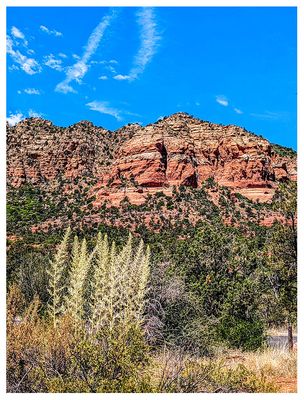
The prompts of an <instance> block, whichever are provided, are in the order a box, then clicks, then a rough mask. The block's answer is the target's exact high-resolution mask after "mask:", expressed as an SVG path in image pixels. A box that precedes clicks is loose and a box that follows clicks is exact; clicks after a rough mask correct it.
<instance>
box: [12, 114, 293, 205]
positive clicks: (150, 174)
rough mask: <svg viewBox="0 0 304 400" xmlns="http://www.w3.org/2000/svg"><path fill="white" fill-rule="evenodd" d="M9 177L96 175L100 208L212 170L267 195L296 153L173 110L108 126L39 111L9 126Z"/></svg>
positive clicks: (224, 181)
mask: <svg viewBox="0 0 304 400" xmlns="http://www.w3.org/2000/svg"><path fill="white" fill-rule="evenodd" d="M7 163H8V167H7V173H8V178H7V180H8V183H9V184H10V185H11V186H13V187H19V186H21V185H22V184H24V183H26V182H30V183H33V184H40V183H46V182H52V181H55V180H58V179H60V178H64V179H75V178H80V179H81V178H84V177H94V178H95V180H96V182H97V184H96V185H95V186H94V187H93V188H91V190H90V192H89V195H90V196H93V197H94V198H95V200H94V203H93V204H94V206H95V207H97V208H98V206H101V205H102V204H103V203H104V202H105V201H107V202H108V203H109V204H112V205H116V206H118V205H119V203H120V201H121V200H122V199H124V198H125V197H126V196H127V197H128V198H129V201H130V202H131V203H133V204H142V203H144V202H145V199H146V197H147V195H148V194H153V193H155V192H157V191H163V192H164V193H165V194H167V195H170V194H171V193H172V190H173V188H174V186H177V187H178V186H191V187H193V188H198V187H200V186H201V185H202V183H203V182H204V181H205V180H206V179H208V178H213V179H214V180H215V182H217V183H218V184H220V185H222V186H226V187H229V188H230V189H231V190H232V191H233V192H237V193H240V194H242V195H244V196H246V197H248V198H249V199H251V200H254V201H256V200H259V201H260V202H267V201H270V200H271V198H272V196H273V194H274V191H275V189H276V187H277V185H278V183H279V182H280V181H285V180H296V179H297V172H296V155H295V154H294V155H290V153H289V152H286V154H285V153H284V152H283V153H282V152H281V154H279V152H277V151H276V148H275V147H274V146H272V145H271V144H270V143H269V142H268V141H267V140H265V139H263V138H262V137H259V136H256V135H254V134H252V133H250V132H248V131H246V130H245V129H242V128H240V127H237V126H233V125H228V126H223V125H218V124H213V123H209V122H205V121H201V120H198V119H196V118H193V117H191V116H189V115H188V114H186V113H177V114H173V115H171V116H170V117H166V118H164V119H162V120H160V121H158V122H156V123H155V124H150V125H147V126H146V127H141V126H140V125H137V124H130V125H127V126H125V127H123V128H121V129H119V130H117V131H114V132H111V131H108V130H105V129H103V128H101V127H96V126H94V125H93V124H92V123H91V122H88V121H81V122H79V123H77V124H74V125H71V126H69V127H67V128H60V127H57V126H54V125H53V124H52V123H51V122H49V121H45V120H42V119H39V118H29V119H25V120H23V121H21V122H19V123H18V124H17V125H15V126H14V127H8V126H7Z"/></svg>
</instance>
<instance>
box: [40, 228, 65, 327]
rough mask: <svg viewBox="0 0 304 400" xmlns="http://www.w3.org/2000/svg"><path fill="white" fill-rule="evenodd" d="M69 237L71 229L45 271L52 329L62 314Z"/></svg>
mask: <svg viewBox="0 0 304 400" xmlns="http://www.w3.org/2000/svg"><path fill="white" fill-rule="evenodd" d="M70 235H71V228H70V227H69V228H67V230H66V232H65V235H64V238H63V240H62V242H61V243H60V245H59V247H58V250H57V253H56V254H55V257H54V260H52V261H51V262H50V267H49V268H48V269H47V271H46V272H47V274H48V276H49V287H48V293H49V295H50V300H49V303H48V314H49V316H50V318H51V319H52V321H53V325H54V328H56V324H57V319H58V316H59V314H60V313H61V312H62V297H63V290H64V288H65V284H64V280H63V270H64V268H65V267H67V261H68V241H69V237H70Z"/></svg>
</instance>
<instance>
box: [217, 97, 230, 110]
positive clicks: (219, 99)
mask: <svg viewBox="0 0 304 400" xmlns="http://www.w3.org/2000/svg"><path fill="white" fill-rule="evenodd" d="M215 100H216V102H217V103H218V104H220V105H221V106H224V107H227V106H228V105H229V101H228V99H227V98H226V96H222V95H220V96H216V98H215Z"/></svg>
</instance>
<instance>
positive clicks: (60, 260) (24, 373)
mask: <svg viewBox="0 0 304 400" xmlns="http://www.w3.org/2000/svg"><path fill="white" fill-rule="evenodd" d="M70 233H71V232H70V229H68V230H67V231H66V233H65V236H64V239H63V241H62V242H61V244H60V245H59V247H58V250H57V253H56V255H55V257H54V259H53V260H52V262H51V264H50V267H49V270H48V275H49V295H50V296H49V301H48V304H47V313H46V316H44V317H41V316H40V315H39V307H40V302H39V299H38V298H35V299H34V300H33V301H32V302H31V303H30V304H29V305H28V306H25V299H24V297H23V296H22V293H21V291H20V290H19V289H18V287H17V286H16V285H13V286H11V288H10V291H9V294H8V301H7V306H8V311H7V368H8V373H7V381H8V382H7V388H8V391H10V392H44V391H47V392H117V391H123V392H134V391H144V390H145V391H149V389H148V388H149V384H148V378H147V377H143V378H142V377H141V371H142V368H143V366H144V365H145V364H146V363H147V362H148V359H149V356H148V347H147V345H146V344H145V341H144V337H143V331H142V322H143V309H144V302H145V293H146V286H147V279H148V275H149V248H146V249H144V245H143V242H142V241H141V242H140V243H139V246H138V247H137V248H135V249H134V247H132V237H131V236H130V237H129V240H128V242H127V243H126V245H125V246H124V247H123V248H122V249H121V251H117V250H116V246H115V242H113V243H112V245H111V246H110V248H109V246H108V240H107V237H106V236H105V237H104V238H102V237H101V235H98V238H97V242H96V245H95V247H94V249H93V250H92V251H91V252H90V251H88V250H87V246H86V239H83V240H82V242H81V244H80V243H79V240H78V239H77V237H75V238H74V242H73V246H72V252H71V251H70V247H69V237H70ZM66 270H68V271H69V272H68V273H67V274H64V271H66ZM89 271H90V272H91V274H92V276H93V280H92V281H91V282H92V287H91V288H90V290H89V288H88V287H87V285H88V284H89V281H88V280H87V277H88V274H89Z"/></svg>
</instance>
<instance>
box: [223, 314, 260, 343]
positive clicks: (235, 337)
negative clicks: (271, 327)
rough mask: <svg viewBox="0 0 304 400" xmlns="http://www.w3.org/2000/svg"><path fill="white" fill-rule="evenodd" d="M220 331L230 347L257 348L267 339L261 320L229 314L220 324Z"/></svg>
mask: <svg viewBox="0 0 304 400" xmlns="http://www.w3.org/2000/svg"><path fill="white" fill-rule="evenodd" d="M219 333H220V335H221V337H222V338H223V339H224V340H225V341H226V342H227V344H228V345H229V346H230V347H233V348H240V349H242V350H257V349H258V348H259V347H261V346H262V345H263V343H264V341H265V335H264V327H263V324H262V323H261V321H259V320H254V321H246V320H243V319H237V318H233V317H231V316H227V317H225V318H223V319H222V321H221V323H220V325H219Z"/></svg>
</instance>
